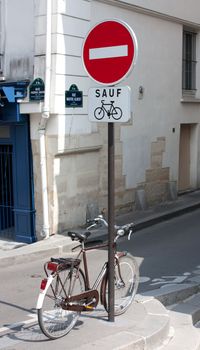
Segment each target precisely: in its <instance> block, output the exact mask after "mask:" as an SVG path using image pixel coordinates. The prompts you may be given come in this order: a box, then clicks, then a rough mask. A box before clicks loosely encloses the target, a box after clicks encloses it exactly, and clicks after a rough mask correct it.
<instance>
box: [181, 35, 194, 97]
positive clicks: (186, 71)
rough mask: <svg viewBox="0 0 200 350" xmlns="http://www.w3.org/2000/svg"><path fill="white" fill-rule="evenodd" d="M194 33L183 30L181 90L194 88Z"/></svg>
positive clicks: (192, 89)
mask: <svg viewBox="0 0 200 350" xmlns="http://www.w3.org/2000/svg"><path fill="white" fill-rule="evenodd" d="M196 63H197V62H196V33H193V32H188V31H184V32H183V72H182V73H183V90H188V91H195V90H196Z"/></svg>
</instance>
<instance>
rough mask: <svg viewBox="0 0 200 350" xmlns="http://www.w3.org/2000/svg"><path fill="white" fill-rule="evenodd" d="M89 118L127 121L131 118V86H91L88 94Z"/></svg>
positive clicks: (94, 120)
mask: <svg viewBox="0 0 200 350" xmlns="http://www.w3.org/2000/svg"><path fill="white" fill-rule="evenodd" d="M88 114H89V120H90V121H93V122H104V123H105V122H106V123H116V122H119V123H125V122H127V121H129V119H130V118H131V89H130V87H129V86H113V87H112V86H109V87H107V86H106V87H96V88H90V89H89V94H88Z"/></svg>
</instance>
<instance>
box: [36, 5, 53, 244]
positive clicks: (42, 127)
mask: <svg viewBox="0 0 200 350" xmlns="http://www.w3.org/2000/svg"><path fill="white" fill-rule="evenodd" d="M51 16H52V0H47V6H46V59H45V96H44V105H43V109H42V117H41V120H40V124H39V129H38V131H39V140H40V170H41V184H42V206H43V225H42V230H41V236H42V237H44V238H45V239H47V238H49V236H50V233H49V231H50V225H49V201H48V181H47V155H46V127H47V121H48V118H49V116H50V92H51Z"/></svg>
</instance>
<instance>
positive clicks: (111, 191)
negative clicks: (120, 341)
mask: <svg viewBox="0 0 200 350" xmlns="http://www.w3.org/2000/svg"><path fill="white" fill-rule="evenodd" d="M114 156H115V150H114V123H108V240H109V246H108V320H109V321H110V322H114V259H115V255H114V226H115V219H114V211H115V208H114V196H115V164H114V160H115V159H114Z"/></svg>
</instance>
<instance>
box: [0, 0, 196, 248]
mask: <svg viewBox="0 0 200 350" xmlns="http://www.w3.org/2000/svg"><path fill="white" fill-rule="evenodd" d="M0 6H1V22H0V33H1V36H0V58H1V62H0V71H1V72H0V74H1V75H0V97H1V101H0V162H1V166H0V167H1V168H0V186H1V191H0V236H9V237H10V238H12V239H16V240H19V241H24V242H29V243H31V242H33V241H35V240H36V239H41V238H43V237H45V236H49V235H51V234H53V233H58V232H62V231H63V230H65V229H67V228H70V227H73V226H77V225H81V224H83V223H84V222H85V219H86V216H87V215H92V213H94V212H98V210H99V211H100V210H102V209H103V208H107V124H104V123H91V122H90V121H89V119H88V106H87V102H88V89H89V88H90V87H95V86H97V84H96V83H95V82H94V81H92V80H91V79H90V78H89V77H88V76H87V74H86V72H85V70H84V68H83V64H82V59H81V50H82V44H83V40H84V38H85V36H86V34H87V33H88V31H89V30H90V28H91V27H92V26H93V25H95V24H96V23H98V22H100V21H102V20H106V19H112V18H115V19H120V20H123V21H125V22H126V23H128V24H129V26H131V27H132V29H133V30H134V32H135V34H136V37H137V40H138V60H137V64H136V66H135V68H134V70H133V71H132V72H131V74H130V75H129V77H128V78H126V79H125V80H124V81H123V82H122V83H121V85H122V86H127V85H128V86H130V87H131V91H132V118H131V120H130V121H129V122H128V123H126V124H119V123H117V125H116V126H115V169H116V179H115V192H116V193H115V205H116V212H117V211H121V210H129V209H144V208H146V207H148V206H151V205H153V204H155V203H157V202H159V201H165V200H168V199H174V198H176V196H177V194H178V193H180V192H183V191H188V190H195V189H198V188H199V185H200V166H199V164H200V159H199V158H200V152H199V151H200V129H199V122H200V63H199V60H200V34H199V31H200V3H199V1H198V0H192V1H190V3H188V4H185V3H184V4H183V2H182V1H181V0H177V1H176V3H175V4H174V1H172V0H168V1H167V2H166V1H164V0H160V1H159V2H155V1H153V0H120V1H118V0H96V1H95V0H91V1H90V0H20V6H19V1H18V2H16V1H14V0H1V1H0ZM22 9H23V11H22ZM43 83H44V85H45V90H44V88H43V87H42V86H43ZM37 84H39V87H38V88H37V86H36V85H37ZM74 86H75V87H76V88H78V90H79V91H81V92H82V93H83V104H82V106H80V107H76V108H73V107H70V106H66V98H65V96H66V91H70V88H71V89H72V88H73V87H74ZM37 89H39V90H37ZM42 90H44V91H45V93H44V91H42ZM38 91H39V92H38ZM34 93H35V96H34Z"/></svg>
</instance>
